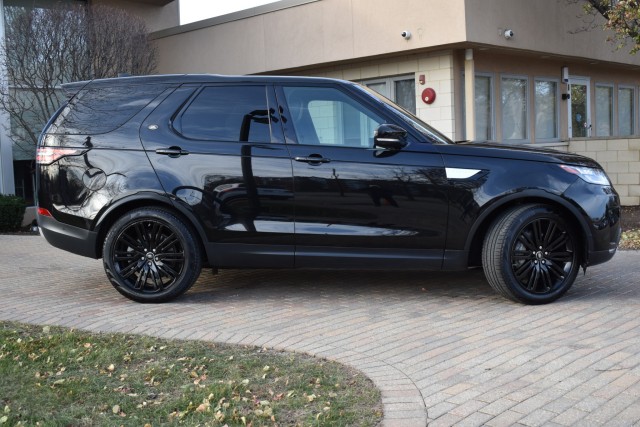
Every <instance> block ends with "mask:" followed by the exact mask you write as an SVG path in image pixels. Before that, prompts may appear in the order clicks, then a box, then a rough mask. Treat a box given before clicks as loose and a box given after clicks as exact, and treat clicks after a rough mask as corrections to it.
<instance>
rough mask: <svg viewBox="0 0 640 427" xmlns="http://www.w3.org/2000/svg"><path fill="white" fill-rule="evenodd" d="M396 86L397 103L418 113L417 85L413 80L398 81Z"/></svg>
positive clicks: (395, 82)
mask: <svg viewBox="0 0 640 427" xmlns="http://www.w3.org/2000/svg"><path fill="white" fill-rule="evenodd" d="M393 83H394V85H395V93H396V97H395V102H396V103H397V104H398V105H400V106H401V107H403V108H404V109H406V110H407V111H410V112H411V113H413V114H415V113H416V84H415V81H414V80H413V79H407V80H396V81H394V82H393Z"/></svg>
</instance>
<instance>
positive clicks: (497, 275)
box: [482, 205, 580, 304]
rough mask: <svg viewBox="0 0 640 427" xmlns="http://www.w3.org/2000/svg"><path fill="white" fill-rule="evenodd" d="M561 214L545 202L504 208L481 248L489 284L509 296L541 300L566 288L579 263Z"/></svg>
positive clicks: (529, 301) (531, 301)
mask: <svg viewBox="0 0 640 427" xmlns="http://www.w3.org/2000/svg"><path fill="white" fill-rule="evenodd" d="M576 236H577V235H576V233H575V232H574V231H573V229H572V228H571V226H570V225H569V224H568V222H567V221H566V220H565V218H564V217H563V216H561V215H560V214H559V213H557V212H555V211H554V210H553V209H551V208H550V207H548V206H545V205H526V206H519V207H516V208H513V209H511V210H509V211H507V212H505V213H504V214H503V215H502V216H501V217H500V218H499V219H498V220H497V221H496V222H494V224H493V225H492V227H491V228H490V230H489V232H488V234H487V237H486V239H485V243H484V247H483V254H482V258H483V266H484V268H485V275H486V277H487V280H488V281H489V284H490V285H491V286H492V287H493V288H494V289H495V290H496V291H498V292H499V293H501V294H502V295H504V296H506V297H507V298H510V299H512V300H514V301H518V302H523V303H527V304H544V303H548V302H551V301H554V300H556V299H558V298H559V297H560V296H562V295H563V294H564V293H565V292H567V291H568V290H569V288H570V287H571V285H572V284H573V282H574V280H575V278H576V276H577V274H578V269H579V267H580V265H579V264H580V262H579V254H578V251H577V247H578V246H577V243H578V242H577V237H576Z"/></svg>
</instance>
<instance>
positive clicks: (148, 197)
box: [95, 193, 207, 260]
mask: <svg viewBox="0 0 640 427" xmlns="http://www.w3.org/2000/svg"><path fill="white" fill-rule="evenodd" d="M149 207H157V208H162V209H164V210H166V211H169V212H171V213H172V214H173V215H175V216H177V217H178V218H179V219H180V220H182V221H183V222H184V223H185V224H186V225H187V226H188V227H191V228H192V229H193V231H194V232H195V236H196V237H197V239H198V246H199V248H200V250H201V253H202V254H203V255H205V260H206V259H207V258H206V251H205V245H204V242H205V239H206V237H205V236H206V234H205V232H204V230H203V228H202V226H201V225H200V224H199V223H198V221H197V220H196V217H195V215H193V214H192V213H191V212H189V210H187V209H185V208H184V207H182V206H180V205H179V204H178V203H175V202H173V201H172V200H171V199H169V198H168V197H166V196H162V195H160V194H156V193H142V194H140V193H139V194H136V195H134V196H130V197H126V198H124V199H120V200H118V201H117V202H115V203H114V204H112V205H111V206H109V208H107V210H105V211H104V212H103V213H102V214H101V215H100V217H99V218H98V220H97V222H96V225H95V231H96V233H97V238H96V254H97V255H98V258H102V246H103V244H104V239H105V238H106V236H107V233H108V232H109V229H110V228H111V226H112V225H113V224H114V223H115V222H116V221H117V220H118V218H120V217H121V216H122V215H123V214H124V213H126V212H128V211H131V210H133V209H137V208H149Z"/></svg>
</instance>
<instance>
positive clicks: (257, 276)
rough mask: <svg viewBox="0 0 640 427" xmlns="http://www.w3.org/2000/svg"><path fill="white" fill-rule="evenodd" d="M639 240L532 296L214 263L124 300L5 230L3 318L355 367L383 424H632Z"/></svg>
mask: <svg viewBox="0 0 640 427" xmlns="http://www.w3.org/2000/svg"><path fill="white" fill-rule="evenodd" d="M639 264H640V252H620V253H618V254H617V255H616V257H615V258H614V260H613V261H611V262H610V263H608V264H604V265H601V266H596V267H593V268H590V269H589V270H588V271H587V275H586V276H579V278H578V280H577V282H576V284H575V285H574V287H573V289H572V290H571V291H570V292H569V293H568V294H567V295H566V296H565V297H564V298H562V299H561V300H559V301H557V302H556V303H553V304H550V305H546V306H539V307H531V306H523V305H519V304H515V303H511V302H508V301H506V300H504V299H502V298H501V297H499V296H497V295H496V294H494V292H493V291H492V290H491V288H490V287H489V285H487V283H486V282H485V281H484V278H483V276H482V272H481V271H480V270H473V271H468V272H464V273H400V274H398V273H379V272H376V273H370V272H325V271H320V272H318V271H311V272H309V271H293V272H292V271H264V270H259V271H223V272H221V273H220V274H219V275H217V276H212V275H211V274H210V273H209V272H208V271H203V274H202V276H201V278H200V280H199V281H198V283H197V284H196V285H195V287H194V288H193V289H192V290H191V291H190V292H189V293H187V294H186V295H185V296H184V297H183V298H181V299H180V300H178V301H176V302H174V303H170V304H162V305H142V304H137V303H133V302H130V301H128V300H126V299H125V298H123V297H121V296H120V295H119V294H118V293H117V292H116V291H115V290H114V289H113V288H112V287H111V285H110V284H109V282H108V281H107V279H106V278H105V275H104V272H103V270H102V263H101V261H96V260H91V259H88V258H82V257H79V256H75V255H70V254H67V253H65V252H63V251H60V250H57V249H55V248H53V247H51V246H49V245H48V244H47V243H46V242H45V241H44V239H42V238H40V237H35V236H0V292H1V294H2V297H1V298H0V319H1V320H15V321H22V322H30V323H40V324H45V323H46V324H52V325H63V326H72V327H76V328H83V329H88V330H93V331H109V332H112V331H113V332H127V333H141V334H150V335H156V336H161V337H166V338H172V337H174V338H189V339H203V340H213V341H221V342H228V343H242V344H253V345H257V346H267V347H274V348H280V349H286V350H291V351H300V352H307V353H311V354H314V355H317V356H321V357H327V358H330V359H335V360H337V361H340V362H343V363H346V364H349V365H352V366H354V367H356V368H358V369H360V370H361V371H363V372H364V373H365V374H367V375H368V376H369V377H370V378H371V379H373V381H374V382H375V383H376V385H377V386H378V387H380V389H381V390H382V394H383V402H384V411H385V421H384V424H385V425H387V426H411V427H413V426H424V425H425V424H426V423H427V422H428V423H429V425H491V426H498V425H518V424H521V425H526V426H536V425H580V426H582V425H599V424H607V425H626V426H629V425H634V424H636V425H637V424H638V423H639V422H640V268H639Z"/></svg>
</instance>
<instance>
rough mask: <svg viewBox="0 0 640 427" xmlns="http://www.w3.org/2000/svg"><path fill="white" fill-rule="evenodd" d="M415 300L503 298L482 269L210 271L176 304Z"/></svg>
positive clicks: (203, 273) (204, 272)
mask: <svg viewBox="0 0 640 427" xmlns="http://www.w3.org/2000/svg"><path fill="white" fill-rule="evenodd" d="M354 296H358V297H363V298H383V299H410V298H423V299H434V298H465V299H473V300H479V299H484V298H494V297H497V298H500V297H499V296H498V295H497V294H496V293H495V292H494V291H493V290H492V289H491V287H490V286H489V284H488V283H487V282H486V280H485V278H484V275H483V273H482V270H481V269H471V270H467V271H464V272H445V273H443V272H430V271H420V272H389V271H383V272H381V271H342V270H333V271H332V270H295V271H292V270H221V271H220V272H219V273H218V274H216V275H212V274H211V273H209V272H207V271H206V270H204V271H203V272H202V274H201V276H200V278H199V279H198V281H197V282H196V284H195V285H194V286H193V288H191V289H190V290H189V291H188V292H187V293H186V294H185V295H183V296H182V297H181V298H180V299H179V300H177V301H176V302H184V303H186V302H188V303H211V302H215V301H236V302H237V301H245V302H247V301H254V300H255V301H259V300H264V299H302V300H305V299H308V300H313V299H316V298H322V299H329V300H331V299H334V300H338V299H340V298H345V297H354Z"/></svg>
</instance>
